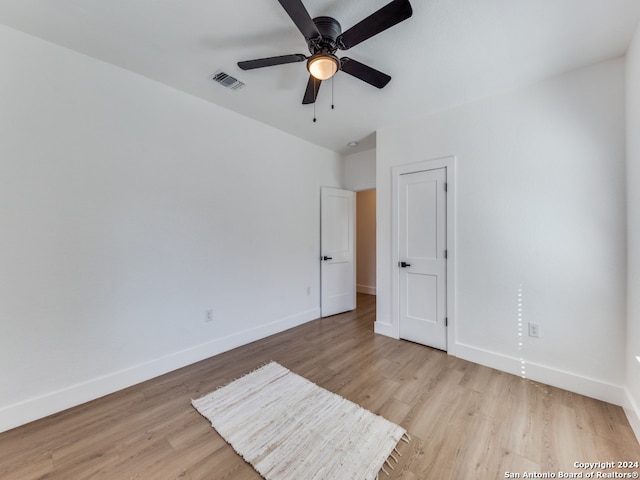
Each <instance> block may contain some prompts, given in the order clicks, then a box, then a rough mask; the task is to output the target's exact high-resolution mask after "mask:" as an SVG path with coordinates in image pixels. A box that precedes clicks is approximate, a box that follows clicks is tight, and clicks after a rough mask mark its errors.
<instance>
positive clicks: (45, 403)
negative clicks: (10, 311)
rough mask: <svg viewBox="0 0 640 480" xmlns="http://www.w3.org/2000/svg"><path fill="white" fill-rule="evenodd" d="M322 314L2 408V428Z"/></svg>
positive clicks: (276, 323)
mask: <svg viewBox="0 0 640 480" xmlns="http://www.w3.org/2000/svg"><path fill="white" fill-rule="evenodd" d="M319 317H320V310H319V309H318V308H315V309H312V310H308V311H306V312H301V313H298V314H295V315H291V316H289V317H285V318H282V319H280V320H277V321H274V322H271V323H269V324H266V325H262V326H260V327H257V328H252V329H249V330H244V331H241V332H238V333H235V334H233V335H229V336H227V337H224V338H219V339H215V340H212V341H210V342H206V343H203V344H200V345H195V346H193V347H191V348H188V349H185V350H181V351H178V352H174V353H171V354H169V355H165V356H163V357H160V358H157V359H153V360H151V361H149V362H145V363H142V364H139V365H135V366H132V367H130V368H127V369H124V370H120V371H117V372H113V373H111V374H109V375H105V376H103V377H99V378H95V379H92V380H90V381H88V382H83V383H79V384H76V385H73V386H70V387H68V388H64V389H61V390H58V391H55V392H50V393H48V394H46V395H42V396H40V397H36V398H31V399H29V400H25V401H23V402H20V403H16V404H13V405H9V406H7V407H4V408H2V409H0V432H4V431H7V430H10V429H12V428H15V427H19V426H20V425H24V424H27V423H30V422H32V421H34V420H38V419H40V418H44V417H47V416H49V415H52V414H54V413H57V412H61V411H63V410H66V409H68V408H72V407H75V406H78V405H81V404H83V403H86V402H89V401H91V400H95V399H97V398H100V397H103V396H105V395H108V394H110V393H114V392H117V391H119V390H122V389H124V388H127V387H130V386H132V385H136V384H138V383H141V382H144V381H146V380H150V379H152V378H155V377H158V376H160V375H164V374H165V373H169V372H171V371H173V370H177V369H179V368H182V367H186V366H187V365H191V364H193V363H196V362H199V361H201V360H205V359H207V358H210V357H213V356H214V355H218V354H220V353H224V352H226V351H229V350H232V349H234V348H237V347H240V346H242V345H246V344H248V343H251V342H255V341H256V340H260V339H262V338H265V337H268V336H270V335H274V334H276V333H280V332H283V331H285V330H288V329H290V328H293V327H297V326H298V325H302V324H303V323H307V322H309V321H311V320H315V319H317V318H319Z"/></svg>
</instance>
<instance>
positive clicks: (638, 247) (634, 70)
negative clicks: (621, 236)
mask: <svg viewBox="0 0 640 480" xmlns="http://www.w3.org/2000/svg"><path fill="white" fill-rule="evenodd" d="M627 209H628V210H627V219H628V220H627V222H628V223H627V229H628V237H627V248H628V261H627V269H628V270H627V358H626V360H627V394H628V395H627V396H628V403H627V405H626V406H627V416H628V417H629V420H630V421H631V425H632V426H633V428H634V431H635V432H636V436H637V437H638V438H639V439H640V362H638V361H637V360H636V356H638V355H640V27H639V28H638V30H637V31H636V34H635V36H634V39H633V42H632V43H631V46H630V48H629V51H628V52H627Z"/></svg>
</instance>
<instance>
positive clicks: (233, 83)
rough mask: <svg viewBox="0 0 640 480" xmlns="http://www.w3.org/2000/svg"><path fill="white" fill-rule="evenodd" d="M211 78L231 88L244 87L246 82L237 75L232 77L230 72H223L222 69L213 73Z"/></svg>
mask: <svg viewBox="0 0 640 480" xmlns="http://www.w3.org/2000/svg"><path fill="white" fill-rule="evenodd" d="M211 79H212V80H213V81H215V82H218V83H219V84H220V85H222V86H223V87H227V88H230V89H231V90H239V89H241V88H242V87H244V85H245V84H244V82H241V81H240V80H238V79H237V78H235V77H232V76H231V75H229V74H228V73H225V72H223V71H222V70H219V71H217V72H216V73H214V74H213V77H211Z"/></svg>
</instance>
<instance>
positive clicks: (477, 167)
mask: <svg viewBox="0 0 640 480" xmlns="http://www.w3.org/2000/svg"><path fill="white" fill-rule="evenodd" d="M624 85H625V62H624V59H614V60H611V61H608V62H604V63H601V64H598V65H594V66H591V67H588V68H585V69H581V70H578V71H574V72H571V73H568V74H565V75H562V76H559V77H556V78H553V79H549V80H547V81H544V82H541V83H539V84H536V85H534V86H531V87H529V88H526V89H522V90H518V91H515V92H510V93H508V94H504V95H501V96H496V97H492V98H488V99H485V100H483V101H479V102H475V103H473V104H468V105H465V106H462V107H459V108H456V109H453V110H448V111H444V112H441V113H438V114H433V115H430V116H426V117H422V118H417V119H413V120H412V121H407V122H406V123H404V124H402V125H396V126H392V127H388V128H385V129H381V130H379V131H378V132H377V189H378V222H379V225H378V239H377V240H378V270H377V282H378V302H377V315H378V317H377V322H380V323H381V326H382V327H385V325H386V326H389V325H393V323H394V322H397V312H394V311H392V310H391V304H392V303H391V299H390V295H391V293H390V292H391V291H392V289H391V278H392V276H391V271H392V269H393V268H397V266H395V265H393V264H392V261H391V258H392V252H391V234H390V232H391V231H392V228H391V219H392V214H391V211H390V205H391V185H392V181H391V168H392V167H393V166H396V165H404V164H410V163H414V162H421V161H426V160H429V159H435V158H439V157H446V156H455V157H456V179H457V180H456V185H455V190H456V192H457V194H456V205H457V211H456V212H455V218H456V220H455V232H456V244H455V245H449V247H448V248H450V249H451V248H453V249H455V250H454V253H455V256H456V257H455V258H456V268H457V270H456V286H455V299H456V304H455V305H456V312H457V314H456V317H455V318H453V319H450V328H455V338H456V345H455V351H456V355H458V356H461V357H464V358H468V359H470V360H473V361H477V362H478V363H484V364H487V365H490V366H493V367H496V368H502V369H503V370H507V371H511V372H513V373H516V374H521V373H522V374H524V375H525V376H527V377H528V378H535V379H538V380H541V381H545V382H547V383H551V384H555V385H559V386H562V387H564V388H567V389H569V390H573V391H579V392H580V393H585V394H589V395H591V396H595V397H599V398H603V399H606V400H609V401H614V402H616V403H620V401H621V397H622V385H623V384H624V382H625V374H624V370H625V359H624V351H625V344H626V339H625V330H626V326H625V323H626V320H625V301H626V300H625V297H626V295H625V291H626V265H625V262H626V255H625V250H626V226H625V225H626V195H625V135H624V129H625V87H624ZM520 294H521V295H522V296H521V297H520V296H519V295H520ZM520 299H521V300H522V302H521V303H522V305H521V306H520ZM519 308H522V311H519ZM519 313H522V316H519ZM520 320H522V323H524V325H525V326H526V324H527V323H528V322H534V323H537V324H539V332H540V333H539V338H531V337H528V336H527V335H526V331H525V332H524V335H523V336H522V337H520V336H519V333H520V332H519V323H520ZM377 330H380V331H382V330H386V331H392V330H393V329H390V328H380V329H377ZM520 343H522V345H520Z"/></svg>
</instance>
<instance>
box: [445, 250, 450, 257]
mask: <svg viewBox="0 0 640 480" xmlns="http://www.w3.org/2000/svg"><path fill="white" fill-rule="evenodd" d="M444 258H449V250H445V251H444Z"/></svg>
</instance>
